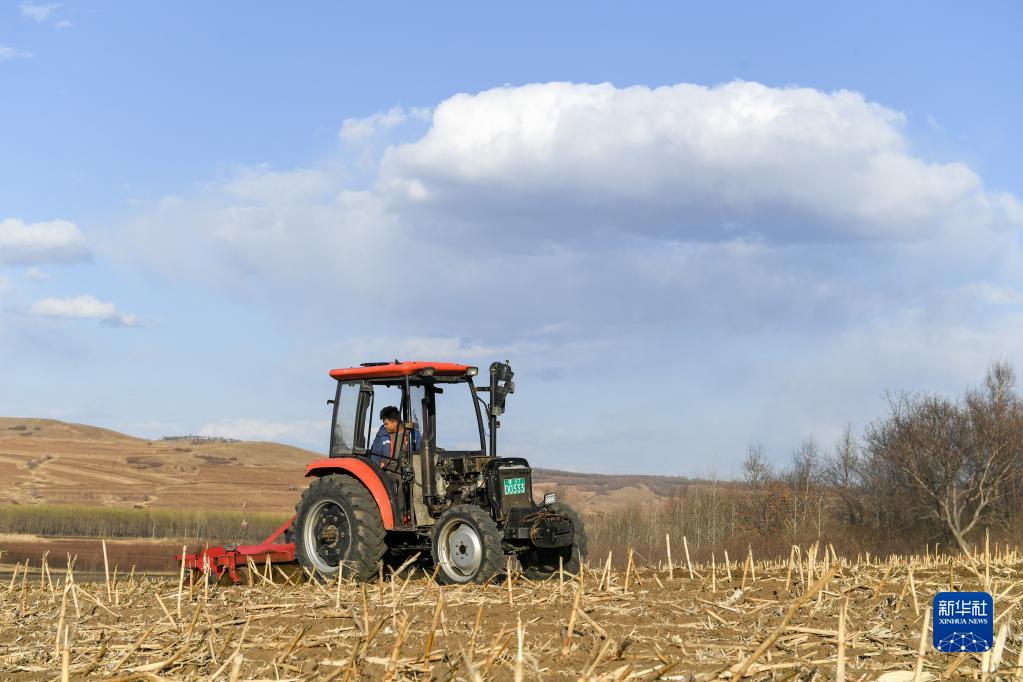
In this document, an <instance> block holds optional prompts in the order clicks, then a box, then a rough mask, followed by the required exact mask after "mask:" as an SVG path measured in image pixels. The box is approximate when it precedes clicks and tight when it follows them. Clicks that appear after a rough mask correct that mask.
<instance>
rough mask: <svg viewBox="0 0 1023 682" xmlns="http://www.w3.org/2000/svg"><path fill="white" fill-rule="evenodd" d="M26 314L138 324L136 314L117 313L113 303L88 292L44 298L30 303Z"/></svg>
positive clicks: (112, 324)
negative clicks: (63, 296)
mask: <svg viewBox="0 0 1023 682" xmlns="http://www.w3.org/2000/svg"><path fill="white" fill-rule="evenodd" d="M28 314H29V315H31V316H32V317H51V318H66V319H82V320H99V321H100V322H102V323H103V324H105V325H108V326H111V327H137V326H139V324H140V321H139V318H138V316H136V315H133V314H130V313H128V314H122V313H119V312H118V311H117V306H115V305H114V304H113V303H107V302H104V301H100V300H99V299H97V298H96V297H95V296H91V295H89V294H83V295H81V296H71V297H69V298H54V297H50V298H44V299H42V300H39V301H36V302H35V303H33V304H32V305H30V306H29V308H28Z"/></svg>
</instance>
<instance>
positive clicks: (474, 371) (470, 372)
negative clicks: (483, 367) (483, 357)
mask: <svg viewBox="0 0 1023 682" xmlns="http://www.w3.org/2000/svg"><path fill="white" fill-rule="evenodd" d="M479 371H480V368H479V367H470V368H468V369H467V370H465V376H467V377H474V376H476V375H477V374H479Z"/></svg>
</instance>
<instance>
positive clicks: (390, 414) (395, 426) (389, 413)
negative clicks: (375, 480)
mask: <svg viewBox="0 0 1023 682" xmlns="http://www.w3.org/2000/svg"><path fill="white" fill-rule="evenodd" d="M380 421H382V422H383V423H382V424H381V425H380V429H379V430H377V435H376V437H375V438H373V444H372V445H371V446H370V448H369V452H370V459H372V460H373V462H374V463H376V464H378V466H380V468H383V467H384V466H386V464H387V463H388V462H390V461H391V460H392V459H394V456H395V446H396V445H397V444H398V443H402V444H404V443H405V440H404V438H403V437H404V435H405V425H404V424H402V423H401V411H399V410H398V408H397V407H395V406H394V405H388V406H387V407H385V408H383V409H381V410H380ZM418 449H419V430H418V429H415V428H413V429H412V450H418Z"/></svg>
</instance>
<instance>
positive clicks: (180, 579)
mask: <svg viewBox="0 0 1023 682" xmlns="http://www.w3.org/2000/svg"><path fill="white" fill-rule="evenodd" d="M186 551H188V547H187V546H186V545H181V571H180V572H179V573H178V618H181V590H182V589H183V588H184V587H185V552H186ZM250 561H251V559H250Z"/></svg>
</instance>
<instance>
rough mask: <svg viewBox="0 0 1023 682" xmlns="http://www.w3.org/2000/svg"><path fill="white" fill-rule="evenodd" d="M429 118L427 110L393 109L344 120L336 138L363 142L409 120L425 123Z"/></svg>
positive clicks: (351, 141) (350, 141)
mask: <svg viewBox="0 0 1023 682" xmlns="http://www.w3.org/2000/svg"><path fill="white" fill-rule="evenodd" d="M429 118H430V110H429V109H424V108H411V109H403V108H402V107H394V108H392V109H390V110H389V111H381V112H377V113H375V114H373V115H371V116H366V117H365V118H347V119H345V120H344V122H343V123H342V125H341V130H340V131H339V132H338V137H339V138H341V140H342V141H344V142H349V143H353V142H365V141H366V140H369V139H371V138H373V137H375V136H376V135H377V134H379V133H380V132H381V131H386V130H391V129H393V128H397V127H398V126H400V125H403V124H405V123H407V122H408V121H410V120H416V121H427V120H429Z"/></svg>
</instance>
